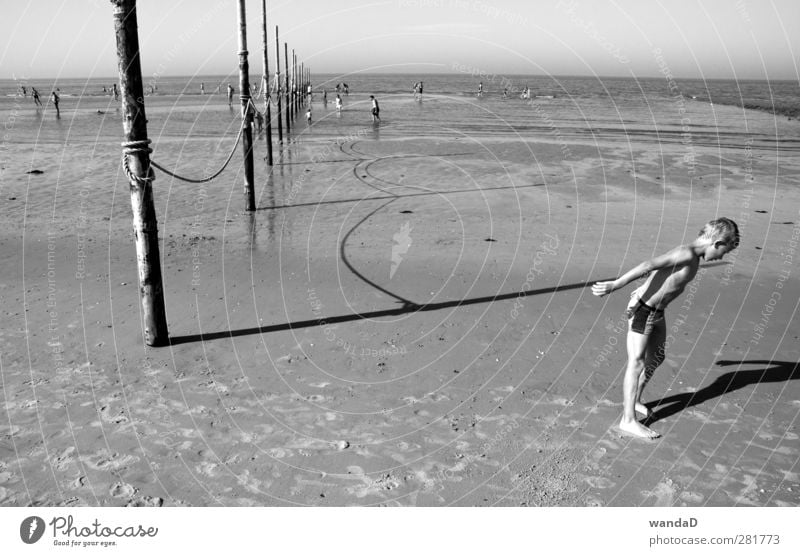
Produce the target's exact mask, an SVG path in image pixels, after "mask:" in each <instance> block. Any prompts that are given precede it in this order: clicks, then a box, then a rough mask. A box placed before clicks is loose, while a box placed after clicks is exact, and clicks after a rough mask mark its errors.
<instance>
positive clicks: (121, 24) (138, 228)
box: [111, 0, 169, 346]
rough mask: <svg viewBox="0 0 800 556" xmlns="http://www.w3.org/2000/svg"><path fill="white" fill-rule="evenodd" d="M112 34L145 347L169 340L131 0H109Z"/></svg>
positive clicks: (134, 8)
mask: <svg viewBox="0 0 800 556" xmlns="http://www.w3.org/2000/svg"><path fill="white" fill-rule="evenodd" d="M111 3H112V4H113V5H114V31H115V33H116V37H117V65H118V68H119V84H120V89H121V92H122V128H123V130H124V131H125V139H126V143H127V145H126V146H125V149H126V154H125V156H126V164H125V166H126V173H128V177H129V180H130V189H131V209H132V211H133V237H134V241H135V242H136V264H137V266H138V269H139V297H140V299H141V302H142V309H143V316H144V341H145V343H146V344H147V345H149V346H163V345H167V344H168V343H169V335H168V331H167V314H166V309H165V307H164V287H163V284H162V282H161V257H160V256H159V252H158V222H157V221H156V209H155V204H154V203H153V183H152V182H153V179H154V178H153V170H152V169H151V168H150V149H149V147H148V146H147V144H148V143H149V141H148V139H147V117H146V116H145V113H144V91H143V88H142V66H141V60H140V59H139V30H138V23H137V21H136V0H111Z"/></svg>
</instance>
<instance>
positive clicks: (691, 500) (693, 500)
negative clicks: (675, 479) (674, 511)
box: [681, 492, 704, 504]
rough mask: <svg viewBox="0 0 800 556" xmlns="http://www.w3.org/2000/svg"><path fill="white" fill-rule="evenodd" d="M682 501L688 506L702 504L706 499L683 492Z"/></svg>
mask: <svg viewBox="0 0 800 556" xmlns="http://www.w3.org/2000/svg"><path fill="white" fill-rule="evenodd" d="M681 500H683V501H684V502H686V503H687V504H701V503H702V502H703V500H704V497H703V495H702V494H698V493H696V492H681Z"/></svg>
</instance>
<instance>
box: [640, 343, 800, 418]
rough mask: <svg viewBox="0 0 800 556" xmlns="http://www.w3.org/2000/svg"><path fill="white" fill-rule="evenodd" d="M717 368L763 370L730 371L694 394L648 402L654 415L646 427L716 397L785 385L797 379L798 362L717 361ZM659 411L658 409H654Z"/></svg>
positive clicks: (799, 374)
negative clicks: (762, 385) (761, 386)
mask: <svg viewBox="0 0 800 556" xmlns="http://www.w3.org/2000/svg"><path fill="white" fill-rule="evenodd" d="M717 365H719V366H721V367H728V366H730V365H739V366H741V365H764V367H763V368H760V369H756V370H752V371H733V372H729V373H724V374H722V375H720V376H718V377H717V378H716V379H715V380H714V382H712V383H711V384H709V385H708V386H706V387H705V388H702V389H700V390H698V391H697V392H685V393H683V394H675V395H674V396H668V397H666V398H661V399H660V400H657V401H654V402H650V403H648V404H646V405H647V407H648V408H650V409H651V410H653V414H652V415H651V416H650V418H649V419H647V424H650V423H654V422H656V421H660V420H662V419H666V418H667V417H671V416H673V415H675V414H676V413H679V412H681V411H683V410H684V409H688V408H690V407H693V406H695V405H699V404H701V403H703V402H706V401H708V400H710V399H712V398H716V397H717V396H722V395H723V394H727V393H729V392H734V391H736V390H739V389H740V388H744V387H745V386H749V385H750V384H760V383H762V382H786V381H789V380H797V379H798V378H800V362H791V361H771V360H767V359H751V360H748V361H727V360H723V361H717ZM655 408H658V409H655Z"/></svg>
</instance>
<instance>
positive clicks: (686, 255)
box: [653, 245, 699, 268]
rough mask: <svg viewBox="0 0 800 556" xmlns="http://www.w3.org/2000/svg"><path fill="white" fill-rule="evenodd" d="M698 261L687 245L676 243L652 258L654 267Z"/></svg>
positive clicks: (692, 263) (689, 263) (688, 264)
mask: <svg viewBox="0 0 800 556" xmlns="http://www.w3.org/2000/svg"><path fill="white" fill-rule="evenodd" d="M698 262H699V257H698V256H697V255H696V254H695V252H694V250H693V249H692V248H691V246H689V245H678V246H677V247H673V248H672V249H670V250H669V251H667V252H666V253H664V254H663V255H660V256H658V257H656V258H654V259H653V263H654V266H655V267H656V268H664V267H668V266H671V267H676V266H692V265H696V264H698Z"/></svg>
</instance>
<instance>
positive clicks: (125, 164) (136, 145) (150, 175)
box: [122, 139, 156, 184]
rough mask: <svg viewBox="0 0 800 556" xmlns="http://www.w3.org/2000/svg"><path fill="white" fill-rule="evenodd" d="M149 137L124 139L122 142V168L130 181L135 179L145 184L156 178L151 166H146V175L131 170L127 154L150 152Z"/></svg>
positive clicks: (151, 150)
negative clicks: (135, 139) (138, 174)
mask: <svg viewBox="0 0 800 556" xmlns="http://www.w3.org/2000/svg"><path fill="white" fill-rule="evenodd" d="M151 142H152V141H150V139H144V140H139V141H125V142H124V143H122V169H123V170H124V171H125V175H126V176H128V179H129V180H131V181H135V182H136V183H141V184H147V183H150V182H152V181H153V180H154V179H156V175H155V172H153V168H152V167H151V166H148V167H147V175H146V176H137V175H136V174H134V173H133V171H132V170H131V167H130V164H129V161H128V155H130V154H133V153H141V152H145V153H148V154H149V153H151V152H153V149H151V148H150V143H151Z"/></svg>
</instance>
